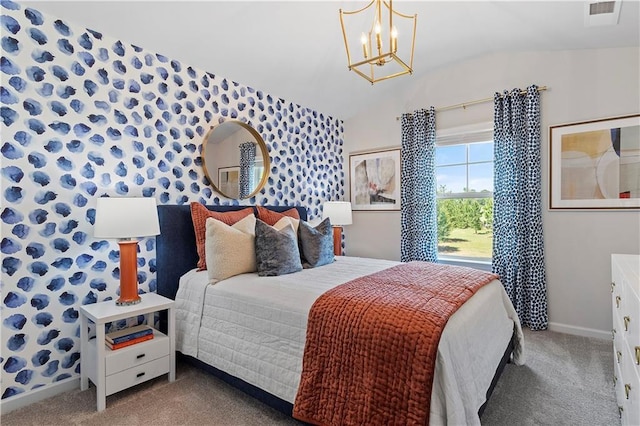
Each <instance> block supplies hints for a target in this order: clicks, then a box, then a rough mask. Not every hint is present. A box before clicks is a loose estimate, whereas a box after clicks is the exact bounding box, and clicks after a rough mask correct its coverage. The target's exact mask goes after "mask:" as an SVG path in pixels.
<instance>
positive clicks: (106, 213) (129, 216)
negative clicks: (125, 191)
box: [93, 197, 160, 238]
mask: <svg viewBox="0 0 640 426" xmlns="http://www.w3.org/2000/svg"><path fill="white" fill-rule="evenodd" d="M158 234H160V224H159V223H158V210H157V208H156V200H155V198H148V197H126V198H119V197H102V198H98V202H97V204H96V218H95V225H94V227H93V236H94V237H97V238H136V237H148V236H152V235H158Z"/></svg>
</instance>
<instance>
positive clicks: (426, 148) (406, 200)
mask: <svg viewBox="0 0 640 426" xmlns="http://www.w3.org/2000/svg"><path fill="white" fill-rule="evenodd" d="M401 123H402V151H401V153H402V155H401V172H400V201H401V205H400V209H401V226H402V233H401V240H400V260H401V261H403V262H410V261H412V260H425V261H430V262H436V261H437V260H438V229H437V225H438V222H437V205H436V173H435V150H436V118H435V109H434V108H433V107H430V108H429V110H428V111H427V110H426V109H421V110H417V111H415V112H414V113H413V114H402V121H401Z"/></svg>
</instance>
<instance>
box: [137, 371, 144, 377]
mask: <svg viewBox="0 0 640 426" xmlns="http://www.w3.org/2000/svg"><path fill="white" fill-rule="evenodd" d="M142 376H144V372H143V373H138V374H136V377H138V378H140V377H142Z"/></svg>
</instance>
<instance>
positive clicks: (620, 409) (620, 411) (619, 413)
mask: <svg viewBox="0 0 640 426" xmlns="http://www.w3.org/2000/svg"><path fill="white" fill-rule="evenodd" d="M623 411H624V408H622V407H621V406H619V405H618V415H619V416H620V418H622V412H623Z"/></svg>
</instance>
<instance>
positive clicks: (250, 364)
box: [176, 257, 524, 425]
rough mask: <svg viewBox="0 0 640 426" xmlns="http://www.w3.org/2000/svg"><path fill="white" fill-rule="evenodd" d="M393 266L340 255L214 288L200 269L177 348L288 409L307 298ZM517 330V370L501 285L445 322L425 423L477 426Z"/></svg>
mask: <svg viewBox="0 0 640 426" xmlns="http://www.w3.org/2000/svg"><path fill="white" fill-rule="evenodd" d="M397 263H398V262H392V261H387V260H377V259H366V258H354V257H339V258H337V261H336V262H334V263H332V264H330V265H326V266H322V267H319V268H313V269H305V270H303V271H301V272H298V273H295V274H289V275H282V276H279V277H258V275H257V274H243V275H238V276H235V277H232V278H229V279H226V280H223V281H219V282H213V283H209V282H208V278H207V273H206V271H202V272H196V271H195V270H193V271H190V272H188V273H187V274H185V275H184V276H183V277H182V278H181V279H180V286H179V288H178V293H177V295H176V349H177V350H179V351H180V352H182V353H184V354H186V355H191V356H193V357H195V358H198V359H199V360H201V361H203V362H205V363H207V364H210V365H212V366H214V367H216V368H218V369H220V370H222V371H225V372H227V373H229V374H231V375H232V376H235V377H238V378H240V379H242V380H244V381H246V382H248V383H250V384H252V385H254V386H257V387H259V388H261V389H263V390H265V391H267V392H269V393H271V394H273V395H275V396H277V397H279V398H281V399H283V400H285V401H288V402H291V403H293V401H294V400H295V396H296V392H297V389H298V385H299V382H300V373H301V371H302V355H303V351H304V344H305V335H306V326H307V315H308V312H309V309H310V308H311V305H312V304H313V302H314V301H315V300H316V299H317V298H318V297H319V296H320V295H321V294H322V293H324V292H325V291H327V290H329V289H330V288H333V287H335V286H336V285H339V284H342V283H344V282H347V281H349V280H352V279H354V278H357V277H359V276H362V275H367V274H371V273H374V272H377V271H380V270H382V269H385V268H388V267H391V266H394V265H396V264H397ZM514 327H515V329H516V335H517V337H518V343H517V347H516V351H515V353H514V362H515V363H516V364H522V363H523V361H524V357H523V351H522V330H521V328H520V322H519V321H518V317H517V314H516V313H515V311H514V309H513V306H512V305H511V302H510V301H509V298H508V296H507V294H506V292H505V291H504V289H503V287H502V285H501V284H500V283H499V282H498V281H494V282H492V283H490V284H488V285H487V286H485V287H483V288H482V289H480V290H479V291H478V292H477V293H476V294H475V295H474V296H473V297H472V298H471V299H470V300H469V301H468V302H467V303H465V304H464V305H463V306H462V307H461V308H460V309H458V311H457V312H456V313H455V314H454V315H453V316H452V317H451V318H450V319H449V322H448V323H447V325H446V327H445V329H444V331H443V334H442V337H441V340H440V344H439V346H438V358H437V361H436V369H435V373H434V383H433V391H432V395H431V414H430V424H431V425H439V424H447V423H448V424H478V425H479V424H480V420H479V418H478V414H477V413H478V409H479V408H480V406H481V405H482V404H483V403H484V402H485V393H486V390H487V388H488V387H489V384H490V383H491V380H492V378H493V375H494V373H495V370H496V368H497V366H498V363H499V361H500V358H501V357H502V354H503V353H504V350H505V348H506V347H507V343H508V341H509V339H510V338H511V336H512V334H513V330H514Z"/></svg>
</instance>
